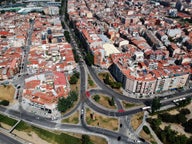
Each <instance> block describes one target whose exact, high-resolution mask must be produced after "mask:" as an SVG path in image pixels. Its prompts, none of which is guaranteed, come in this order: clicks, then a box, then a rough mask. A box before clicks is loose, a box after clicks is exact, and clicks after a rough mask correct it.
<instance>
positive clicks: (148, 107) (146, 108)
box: [142, 106, 151, 111]
mask: <svg viewBox="0 0 192 144" xmlns="http://www.w3.org/2000/svg"><path fill="white" fill-rule="evenodd" d="M149 109H151V107H150V106H145V107H143V108H142V110H143V111H145V110H149Z"/></svg>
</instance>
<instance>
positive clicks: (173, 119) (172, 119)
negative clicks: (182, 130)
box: [158, 109, 190, 124]
mask: <svg viewBox="0 0 192 144" xmlns="http://www.w3.org/2000/svg"><path fill="white" fill-rule="evenodd" d="M189 113H190V111H189V110H188V109H183V110H182V111H181V112H180V113H178V114H176V115H171V114H169V113H167V112H166V113H162V114H159V115H158V118H159V119H161V120H162V121H163V122H166V123H178V124H184V123H186V122H187V118H186V115H187V114H189Z"/></svg>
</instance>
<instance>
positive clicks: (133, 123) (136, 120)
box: [131, 112, 144, 130]
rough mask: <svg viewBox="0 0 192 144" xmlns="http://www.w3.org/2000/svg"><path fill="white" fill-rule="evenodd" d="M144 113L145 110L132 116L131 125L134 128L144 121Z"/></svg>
mask: <svg viewBox="0 0 192 144" xmlns="http://www.w3.org/2000/svg"><path fill="white" fill-rule="evenodd" d="M143 114H144V113H143V112H139V113H137V114H135V115H134V116H133V117H132V118H131V126H132V127H133V129H134V130H136V129H137V128H138V127H139V126H140V124H141V123H142V120H143Z"/></svg>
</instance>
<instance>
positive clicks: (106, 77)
mask: <svg viewBox="0 0 192 144" xmlns="http://www.w3.org/2000/svg"><path fill="white" fill-rule="evenodd" d="M103 81H104V83H105V84H110V83H111V82H110V79H109V74H108V73H107V74H106V75H105V78H104V79H103Z"/></svg>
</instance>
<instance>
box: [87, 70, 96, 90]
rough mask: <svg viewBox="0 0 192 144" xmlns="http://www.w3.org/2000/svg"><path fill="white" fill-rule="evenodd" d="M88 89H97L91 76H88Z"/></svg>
mask: <svg viewBox="0 0 192 144" xmlns="http://www.w3.org/2000/svg"><path fill="white" fill-rule="evenodd" d="M87 87H88V88H87V89H90V88H96V87H97V86H96V84H95V83H94V81H93V80H92V79H91V77H90V75H89V74H88V86H87Z"/></svg>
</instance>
